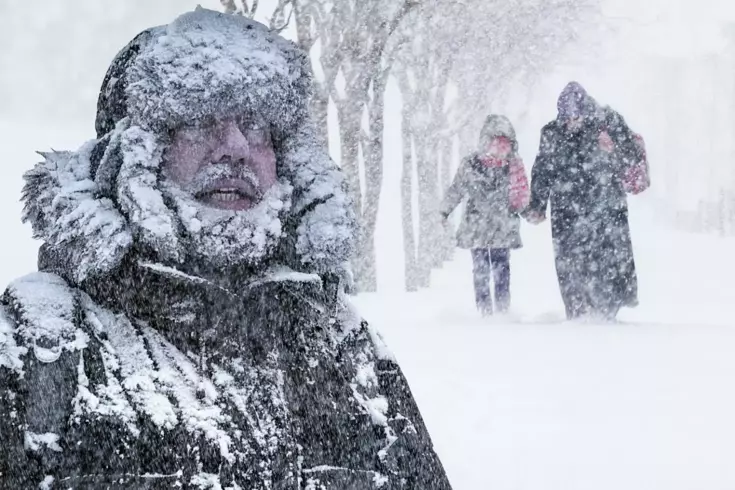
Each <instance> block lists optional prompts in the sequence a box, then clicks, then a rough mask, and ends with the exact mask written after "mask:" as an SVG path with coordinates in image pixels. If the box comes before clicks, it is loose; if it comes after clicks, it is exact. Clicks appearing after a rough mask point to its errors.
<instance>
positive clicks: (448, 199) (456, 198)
mask: <svg viewBox="0 0 735 490" xmlns="http://www.w3.org/2000/svg"><path fill="white" fill-rule="evenodd" d="M468 165H469V163H468V160H463V161H462V163H460V164H459V168H458V169H457V173H456V174H455V175H454V179H453V180H452V184H451V185H450V186H449V189H447V193H446V194H445V195H444V200H442V203H441V206H440V208H439V212H440V213H441V215H442V217H443V218H445V219H446V218H447V217H448V216H449V215H450V214H452V211H454V208H456V207H457V206H459V203H461V202H462V199H464V196H465V194H466V193H467V172H468V171H469V169H468V168H467V166H468Z"/></svg>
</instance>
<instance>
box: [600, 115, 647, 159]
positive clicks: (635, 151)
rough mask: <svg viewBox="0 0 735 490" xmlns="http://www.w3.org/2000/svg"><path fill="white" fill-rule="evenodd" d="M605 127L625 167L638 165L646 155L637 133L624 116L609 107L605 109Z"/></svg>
mask: <svg viewBox="0 0 735 490" xmlns="http://www.w3.org/2000/svg"><path fill="white" fill-rule="evenodd" d="M605 128H606V130H607V133H608V135H609V136H610V138H611V139H612V141H613V143H614V145H615V151H616V153H617V154H618V155H619V157H620V161H621V163H622V166H623V168H624V169H627V168H630V167H633V166H634V165H637V164H638V162H640V161H642V160H643V159H644V158H645V156H644V153H643V151H642V149H641V147H640V146H639V145H638V144H637V143H636V134H635V133H634V132H633V131H632V130H631V129H630V127H629V126H628V124H627V123H626V122H625V119H624V118H623V116H621V115H620V114H619V113H617V112H616V111H614V110H613V109H610V108H607V110H606V111H605Z"/></svg>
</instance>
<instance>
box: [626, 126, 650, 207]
mask: <svg viewBox="0 0 735 490" xmlns="http://www.w3.org/2000/svg"><path fill="white" fill-rule="evenodd" d="M633 139H634V142H635V144H636V146H637V147H638V150H639V154H640V157H641V158H640V161H638V162H636V163H635V164H634V165H632V166H631V167H628V168H627V169H626V170H625V174H624V175H623V189H625V192H627V193H628V194H640V193H641V192H643V191H645V190H646V189H648V188H649V187H650V186H651V177H650V176H649V174H648V158H647V156H646V144H645V142H644V141H643V137H642V136H641V135H640V134H636V133H633Z"/></svg>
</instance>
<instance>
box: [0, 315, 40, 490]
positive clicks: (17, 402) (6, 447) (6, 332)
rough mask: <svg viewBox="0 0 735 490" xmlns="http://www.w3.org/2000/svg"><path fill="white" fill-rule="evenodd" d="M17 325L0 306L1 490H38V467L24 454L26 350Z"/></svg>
mask: <svg viewBox="0 0 735 490" xmlns="http://www.w3.org/2000/svg"><path fill="white" fill-rule="evenodd" d="M15 332H16V325H15V322H13V321H11V320H10V317H9V315H8V313H7V311H6V308H5V307H4V306H3V305H2V303H0V434H2V443H0V481H1V482H2V483H3V486H4V488H34V487H37V486H38V483H39V482H38V479H37V477H36V478H34V476H35V475H37V474H38V470H37V465H36V464H35V463H34V462H33V461H29V460H28V458H27V456H26V453H25V451H24V450H23V426H24V425H25V410H24V403H22V402H23V400H22V396H23V395H22V393H23V392H25V391H27V390H26V383H25V380H24V379H23V377H22V375H23V361H22V356H23V355H24V354H25V353H26V351H27V349H26V348H25V347H24V346H22V345H18V343H17V341H16V336H15Z"/></svg>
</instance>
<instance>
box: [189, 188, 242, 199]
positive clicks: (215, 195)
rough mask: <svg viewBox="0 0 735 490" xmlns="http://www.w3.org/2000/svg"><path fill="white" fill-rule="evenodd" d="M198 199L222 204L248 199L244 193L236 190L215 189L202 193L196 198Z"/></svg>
mask: <svg viewBox="0 0 735 490" xmlns="http://www.w3.org/2000/svg"><path fill="white" fill-rule="evenodd" d="M197 198H198V199H212V200H215V201H222V202H234V201H237V200H238V199H249V197H248V196H246V195H245V194H244V193H242V192H240V191H239V190H237V189H233V188H229V189H217V190H213V191H209V192H204V193H202V194H200V195H198V196H197Z"/></svg>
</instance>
